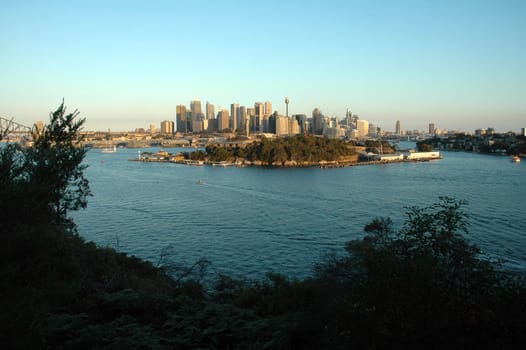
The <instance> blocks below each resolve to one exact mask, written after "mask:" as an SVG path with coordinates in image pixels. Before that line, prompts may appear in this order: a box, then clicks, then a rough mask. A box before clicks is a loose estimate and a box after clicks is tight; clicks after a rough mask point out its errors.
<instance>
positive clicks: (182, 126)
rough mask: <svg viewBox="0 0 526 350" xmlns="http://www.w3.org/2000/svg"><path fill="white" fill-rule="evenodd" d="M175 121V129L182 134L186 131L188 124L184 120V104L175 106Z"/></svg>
mask: <svg viewBox="0 0 526 350" xmlns="http://www.w3.org/2000/svg"><path fill="white" fill-rule="evenodd" d="M175 121H176V123H177V131H178V132H182V133H183V134H185V133H187V132H188V124H187V121H186V106H185V105H179V106H177V107H175Z"/></svg>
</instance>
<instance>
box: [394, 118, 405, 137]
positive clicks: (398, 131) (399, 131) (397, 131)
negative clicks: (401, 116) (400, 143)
mask: <svg viewBox="0 0 526 350" xmlns="http://www.w3.org/2000/svg"><path fill="white" fill-rule="evenodd" d="M395 134H396V135H403V134H404V131H403V130H402V124H401V123H400V121H399V120H397V121H396V125H395Z"/></svg>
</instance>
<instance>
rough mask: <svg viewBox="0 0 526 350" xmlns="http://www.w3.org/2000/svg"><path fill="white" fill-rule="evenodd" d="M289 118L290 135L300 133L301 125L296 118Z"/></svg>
mask: <svg viewBox="0 0 526 350" xmlns="http://www.w3.org/2000/svg"><path fill="white" fill-rule="evenodd" d="M287 119H288V120H289V135H291V136H293V135H299V134H300V125H299V123H298V121H297V120H296V119H295V118H287Z"/></svg>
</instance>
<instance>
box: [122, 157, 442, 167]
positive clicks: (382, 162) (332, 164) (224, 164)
mask: <svg viewBox="0 0 526 350" xmlns="http://www.w3.org/2000/svg"><path fill="white" fill-rule="evenodd" d="M441 159H443V157H438V158H430V159H403V160H390V161H386V160H371V161H364V162H341V163H340V162H336V161H334V162H328V161H327V162H325V163H323V162H320V163H316V164H296V165H274V164H263V163H262V162H258V163H254V162H245V161H243V162H226V161H225V162H211V161H190V160H173V159H149V158H142V159H139V158H130V159H128V161H130V162H144V163H172V164H181V165H187V166H205V165H206V166H212V167H220V168H230V167H235V168H244V167H264V168H319V169H335V168H348V167H353V166H364V165H387V164H398V163H424V162H429V161H433V160H441Z"/></svg>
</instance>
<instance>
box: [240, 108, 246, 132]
mask: <svg viewBox="0 0 526 350" xmlns="http://www.w3.org/2000/svg"><path fill="white" fill-rule="evenodd" d="M238 118H239V119H238V121H239V123H238V125H239V129H243V130H246V125H245V121H246V119H247V107H245V106H241V107H239V114H238Z"/></svg>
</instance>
